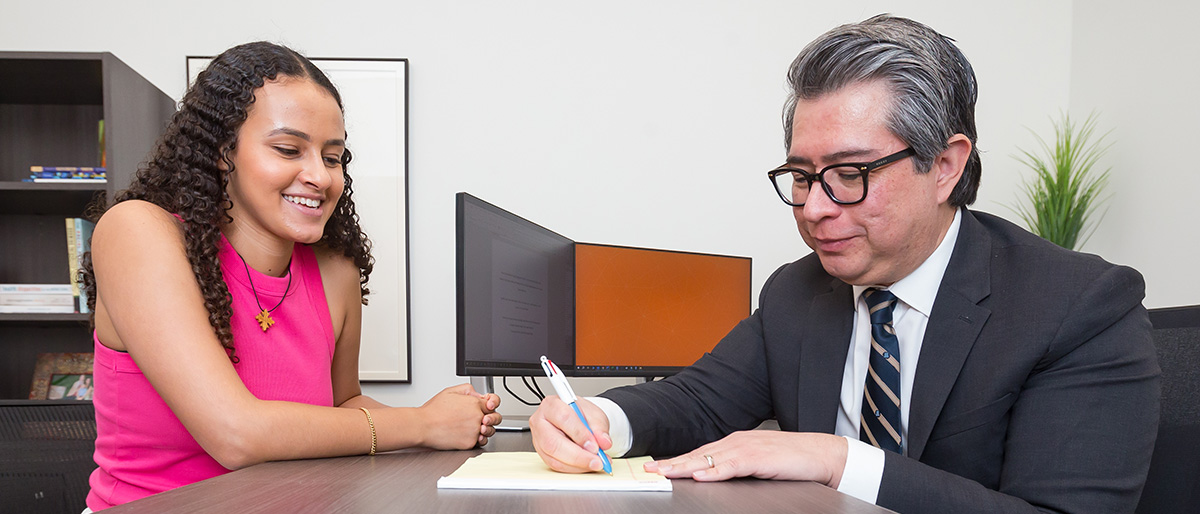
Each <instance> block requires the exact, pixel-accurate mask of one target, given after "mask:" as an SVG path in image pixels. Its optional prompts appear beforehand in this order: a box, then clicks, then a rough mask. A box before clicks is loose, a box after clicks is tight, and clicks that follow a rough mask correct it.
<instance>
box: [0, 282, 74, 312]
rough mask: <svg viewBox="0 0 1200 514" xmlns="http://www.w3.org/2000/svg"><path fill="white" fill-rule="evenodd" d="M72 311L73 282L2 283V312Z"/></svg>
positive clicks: (0, 294)
mask: <svg viewBox="0 0 1200 514" xmlns="http://www.w3.org/2000/svg"><path fill="white" fill-rule="evenodd" d="M18 312H19V313H34V312H40V313H72V312H75V297H74V295H72V294H71V284H0V313H18Z"/></svg>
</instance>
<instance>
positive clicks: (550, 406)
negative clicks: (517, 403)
mask: <svg viewBox="0 0 1200 514" xmlns="http://www.w3.org/2000/svg"><path fill="white" fill-rule="evenodd" d="M575 401H576V405H578V406H579V409H580V410H581V411H582V412H583V415H584V417H586V418H587V422H588V425H590V426H591V427H592V431H594V432H595V434H596V435H595V436H594V437H593V436H592V432H591V431H589V430H588V429H587V427H586V426H584V424H583V421H580V419H579V416H578V415H576V414H575V410H574V409H572V408H571V407H570V406H569V405H567V403H566V402H563V401H562V400H560V399H559V398H558V397H557V396H547V397H546V399H544V400H542V406H541V407H539V408H538V410H537V411H536V412H534V413H533V415H532V416H530V417H529V427H530V429H531V430H532V432H533V447H534V449H536V450H537V452H538V455H541V456H542V460H543V461H545V462H546V464H547V465H549V466H550V469H553V470H555V471H559V472H562V473H589V472H592V471H603V470H604V464H603V463H602V462H600V457H599V456H598V455H597V454H596V452H597V450H607V449H609V448H611V447H612V439H611V438H610V437H609V435H608V416H606V415H605V414H604V411H602V410H600V408H599V407H597V406H595V404H593V403H592V402H589V401H587V400H585V399H583V398H577V399H576V400H575Z"/></svg>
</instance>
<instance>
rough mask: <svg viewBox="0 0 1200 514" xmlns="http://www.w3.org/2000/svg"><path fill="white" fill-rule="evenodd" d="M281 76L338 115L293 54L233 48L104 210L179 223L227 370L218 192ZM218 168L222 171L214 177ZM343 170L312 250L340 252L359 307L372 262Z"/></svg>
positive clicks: (225, 203) (266, 47)
mask: <svg viewBox="0 0 1200 514" xmlns="http://www.w3.org/2000/svg"><path fill="white" fill-rule="evenodd" d="M281 75H282V76H287V77H294V78H299V79H306V80H311V81H312V82H314V83H316V84H318V85H320V86H321V87H323V88H325V90H326V91H328V92H329V94H330V95H332V96H333V98H334V100H336V101H337V105H338V108H339V109H343V110H344V108H343V106H342V97H341V95H340V94H338V90H337V88H336V87H334V85H333V83H332V82H330V81H329V78H328V77H326V76H325V74H324V73H322V72H321V70H320V69H318V68H317V67H316V66H315V65H313V63H312V62H311V61H309V60H308V59H307V58H305V57H304V56H303V55H300V54H299V53H297V52H296V51H295V50H292V49H290V48H287V47H284V46H280V45H276V44H273V43H268V42H264V41H259V42H254V43H246V44H243V45H239V46H235V47H233V48H230V49H229V50H226V51H225V52H223V53H222V54H221V55H219V56H217V57H216V59H213V61H212V62H211V63H210V64H209V65H208V67H207V68H205V70H204V71H202V72H200V74H199V75H198V76H197V77H196V82H195V83H194V84H193V85H192V87H191V88H189V89H188V91H187V93H186V94H185V95H184V96H183V102H182V103H181V105H180V108H179V111H178V112H176V113H175V115H174V116H173V117H172V118H171V122H170V123H169V124H168V125H167V128H166V131H165V132H164V133H163V136H162V138H161V139H160V140H159V141H158V145H157V147H156V148H155V150H154V153H153V154H152V156H151V157H150V159H149V161H148V162H146V163H143V164H142V165H141V166H140V167H139V168H138V171H137V174H136V175H135V176H134V178H133V182H132V183H131V184H130V185H129V188H128V189H125V190H123V191H120V192H118V193H117V194H116V195H115V197H114V198H113V201H112V203H111V204H109V205H110V206H111V205H116V204H117V203H120V202H123V201H126V200H145V201H148V202H151V203H153V204H155V205H158V206H159V207H162V208H163V209H164V210H166V211H167V212H171V213H175V214H177V215H179V217H180V218H182V219H183V227H184V242H185V245H186V247H187V257H188V261H189V262H190V263H191V265H192V273H193V274H195V275H196V281H197V282H198V283H199V284H200V291H201V292H202V293H203V295H204V306H205V308H207V309H208V322H209V324H211V325H212V327H213V331H214V332H216V335H217V339H218V340H220V342H221V346H223V347H224V348H225V349H226V351H227V352H228V353H229V357H230V359H231V360H233V362H235V363H236V362H237V355H236V354H235V351H234V347H233V334H232V332H231V331H230V324H229V318H230V315H231V314H232V313H233V308H232V299H231V297H230V295H229V288H228V287H227V286H226V285H225V281H224V280H223V279H222V277H221V265H220V262H219V261H218V260H217V245H218V243H219V242H220V238H221V231H220V227H222V226H224V225H225V224H227V223H229V222H231V221H233V218H231V217H230V216H229V214H228V211H229V209H230V208H231V207H232V206H233V202H232V201H231V200H230V198H229V194H228V193H227V192H226V191H225V188H226V186H227V185H228V184H229V175H230V174H231V173H233V171H234V166H233V162H232V160H231V159H230V158H229V153H230V152H231V151H232V150H233V149H234V148H236V147H237V135H238V130H239V129H241V127H242V124H243V123H245V121H246V116H247V110H248V109H249V108H250V106H251V105H252V104H253V103H254V92H255V91H256V90H258V89H259V88H261V87H262V86H263V84H264V83H265V82H266V81H269V80H275V79H276V78H278V77H279V76H281ZM221 163H224V165H225V168H226V170H222V169H221V166H220V164H221ZM349 163H350V151H349V150H346V151H345V152H344V153H343V154H342V173H343V175H344V177H345V182H346V186H345V189H344V190H343V191H342V196H341V198H339V199H338V203H337V206H336V208H335V209H334V212H333V216H332V217H330V218H329V222H328V223H326V225H325V231H324V234H323V235H322V236H321V240H320V241H318V242H317V243H316V244H317V245H323V246H325V247H327V248H330V249H332V250H337V251H341V253H342V254H343V255H345V256H346V257H349V258H351V259H353V260H354V264H355V265H356V266H358V269H359V287H360V288H361V289H362V302H363V304H364V305H365V304H366V303H367V294H368V293H369V292H370V291H369V290H368V289H367V278H368V277H369V276H370V274H371V269H372V268H373V267H374V263H375V260H374V259H373V258H372V257H371V241H370V240H369V239H367V235H366V234H365V233H363V231H362V228H361V227H360V226H359V223H358V214H357V213H355V209H354V200H353V199H352V198H351V197H352V194H353V192H352V188H351V181H350V174H349V173H348V172H347V171H346V169H347V165H348V164H349ZM92 218H93V219H96V218H98V216H95V215H93V216H92ZM81 265H82V269H81V270H80V278H81V280H82V284H83V287H84V289H85V290H86V291H87V298H88V307H89V308H91V310H92V312H93V316H95V314H94V313H95V312H96V310H95V308H96V278H95V273H94V271H93V268H92V260H91V254H90V253H88V254H85V255H84V258H83V262H82V263H81ZM94 321H95V320H94V318H93V322H94Z"/></svg>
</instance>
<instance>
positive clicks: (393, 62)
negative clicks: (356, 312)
mask: <svg viewBox="0 0 1200 514" xmlns="http://www.w3.org/2000/svg"><path fill="white" fill-rule="evenodd" d="M310 60H312V61H313V63H314V64H316V65H317V67H319V68H321V71H323V72H325V74H326V75H327V76H328V77H329V79H330V80H331V81H332V82H333V83H334V85H335V86H337V88H338V92H339V93H340V94H341V96H342V103H343V105H344V109H345V114H346V133H347V138H346V146H347V147H348V148H349V149H350V151H351V152H352V154H353V161H351V163H350V165H349V166H348V167H347V168H348V169H347V171H348V172H349V174H350V177H351V178H352V180H353V184H352V187H353V190H354V203H355V207H356V210H357V212H358V215H359V218H360V223H361V225H362V227H363V231H364V232H366V233H367V237H369V238H370V239H371V243H372V248H371V255H372V256H373V257H374V258H375V267H374V269H373V271H372V272H371V277H370V282H369V283H368V284H367V287H368V288H370V290H371V294H370V296H368V299H369V300H370V304H368V305H365V306H363V320H362V342H361V345H360V348H359V359H358V361H359V372H358V376H359V380H361V381H364V382H406V383H407V382H411V380H412V379H411V375H412V364H411V357H412V348H411V344H412V343H411V329H410V328H409V324H410V320H411V317H410V311H409V305H408V304H409V286H408V60H407V59H356V58H338V59H335V58H310ZM211 61H212V57H211V56H209V57H188V58H187V83H188V84H189V85H190V84H191V83H192V82H193V81H194V80H195V78H196V75H197V74H199V73H200V71H201V70H203V69H204V68H205V67H206V66H208V63H209V62H211Z"/></svg>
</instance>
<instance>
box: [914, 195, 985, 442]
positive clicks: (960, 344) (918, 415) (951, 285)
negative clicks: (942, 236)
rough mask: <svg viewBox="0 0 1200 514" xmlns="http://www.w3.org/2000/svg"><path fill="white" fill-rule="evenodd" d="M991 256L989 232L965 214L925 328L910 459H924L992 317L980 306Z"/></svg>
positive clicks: (918, 371) (918, 368)
mask: <svg viewBox="0 0 1200 514" xmlns="http://www.w3.org/2000/svg"><path fill="white" fill-rule="evenodd" d="M990 257H991V240H990V238H989V237H988V234H987V230H986V229H984V227H983V226H982V225H981V224H980V223H979V221H978V220H976V219H975V216H974V215H972V214H971V212H970V211H968V210H967V209H963V210H962V223H961V227H960V229H959V233H958V241H956V242H955V245H954V253H953V254H952V255H951V256H950V263H949V265H948V266H947V267H946V273H945V275H943V277H942V284H941V286H940V287H939V288H938V294H937V298H936V299H935V300H934V303H933V312H932V313H930V316H929V324H928V325H926V327H925V339H924V341H923V342H922V343H921V356H920V358H919V360H918V362H917V373H916V376H915V377H914V379H913V392H912V400H911V402H912V405H911V406H910V407H909V412H908V456H909V457H912V458H914V459H920V458H921V453H922V452H923V451H924V450H925V443H926V442H928V441H929V434H930V433H931V432H932V431H933V425H934V423H935V422H936V421H937V418H938V416H939V415H940V414H941V412H942V406H944V405H945V404H946V399H947V398H948V397H949V396H950V390H951V388H953V386H954V383H955V381H957V380H958V373H959V371H960V370H962V367H963V363H964V362H966V360H967V355H968V354H970V353H971V347H972V346H974V344H975V340H976V339H977V338H978V337H979V332H980V331H981V330H982V329H983V325H984V323H985V322H986V321H987V319H988V316H989V315H990V314H991V311H990V310H988V309H985V308H983V307H980V306H979V305H978V303H979V302H980V301H981V300H983V299H984V298H985V297H987V296H988V294H989V293H990V291H991V289H990V287H991V277H990V267H991V266H990Z"/></svg>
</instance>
